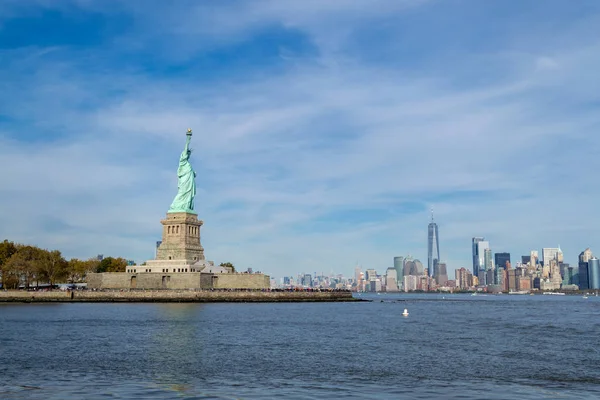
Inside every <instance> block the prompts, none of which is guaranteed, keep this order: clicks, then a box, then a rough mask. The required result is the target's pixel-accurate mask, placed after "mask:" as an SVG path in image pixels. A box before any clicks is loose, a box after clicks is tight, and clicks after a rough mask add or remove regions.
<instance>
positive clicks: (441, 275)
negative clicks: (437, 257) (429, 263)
mask: <svg viewBox="0 0 600 400" xmlns="http://www.w3.org/2000/svg"><path fill="white" fill-rule="evenodd" d="M434 267H435V268H434V271H433V272H434V274H433V277H434V279H435V281H436V282H437V284H438V285H440V286H443V285H445V284H446V282H447V281H448V272H447V270H446V263H443V262H436V263H435V266H434Z"/></svg>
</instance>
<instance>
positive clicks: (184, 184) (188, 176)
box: [168, 129, 196, 214]
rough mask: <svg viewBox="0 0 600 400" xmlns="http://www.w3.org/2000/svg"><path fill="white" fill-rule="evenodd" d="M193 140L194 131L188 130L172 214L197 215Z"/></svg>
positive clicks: (178, 172)
mask: <svg viewBox="0 0 600 400" xmlns="http://www.w3.org/2000/svg"><path fill="white" fill-rule="evenodd" d="M191 140H192V130H191V129H188V131H187V136H186V141H185V147H184V149H183V152H182V153H181V157H179V167H178V168H177V196H175V199H173V203H172V204H171V207H170V208H169V211H168V212H170V213H178V212H187V213H192V214H196V212H195V211H194V197H196V172H195V171H194V169H193V168H192V164H190V155H191V154H192V151H191V150H190V141H191Z"/></svg>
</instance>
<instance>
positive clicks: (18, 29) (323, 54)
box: [0, 0, 600, 276]
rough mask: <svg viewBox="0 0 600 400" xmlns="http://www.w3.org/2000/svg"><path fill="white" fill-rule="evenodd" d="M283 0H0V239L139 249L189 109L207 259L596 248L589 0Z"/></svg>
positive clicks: (309, 263)
mask: <svg viewBox="0 0 600 400" xmlns="http://www.w3.org/2000/svg"><path fill="white" fill-rule="evenodd" d="M282 4H283V3H281V2H277V1H257V2H238V1H231V2H217V3H214V4H213V3H211V4H210V5H208V4H206V3H204V2H177V3H175V4H170V3H169V4H167V3H165V2H158V1H151V0H148V1H147V2H144V4H143V6H140V5H139V4H137V3H136V2H113V1H108V0H107V1H103V2H86V1H75V0H73V1H66V0H65V1H59V0H57V1H52V2H50V1H39V0H37V1H35V0H31V1H28V0H22V1H21V0H20V1H8V2H6V1H5V2H2V3H1V4H0V55H1V56H0V60H1V62H0V74H1V75H2V77H3V78H4V79H3V90H2V91H0V110H2V112H1V114H0V168H1V169H2V170H3V171H14V173H6V174H4V175H3V180H2V185H3V191H2V193H3V195H2V196H0V220H1V221H2V224H0V239H3V238H6V239H8V240H13V241H17V242H23V243H31V244H36V245H39V246H41V247H44V248H57V249H60V250H61V251H63V254H64V255H65V256H66V257H79V258H87V257H91V256H94V255H96V254H99V253H102V254H107V255H109V254H110V255H114V256H121V257H125V258H127V259H135V260H136V261H137V262H140V261H143V260H146V259H150V258H152V256H153V255H154V252H155V243H156V241H158V240H160V236H159V235H158V234H157V233H156V223H155V221H156V220H157V219H158V218H160V217H161V216H162V215H163V214H164V213H165V211H166V210H167V208H168V206H169V204H170V203H171V201H172V199H171V193H173V191H174V190H175V188H176V185H177V182H176V179H175V177H174V176H173V174H172V168H173V166H174V162H173V154H178V153H179V151H180V150H179V146H180V143H179V139H180V136H179V135H180V132H182V131H183V130H185V129H186V128H188V127H193V129H194V143H193V145H192V146H193V150H194V152H193V153H192V156H191V160H192V163H193V165H194V168H195V170H196V172H197V174H198V176H197V182H196V183H197V190H198V195H197V198H196V210H197V211H198V213H199V218H201V219H202V220H203V221H204V225H203V228H202V229H203V232H202V235H203V237H202V241H203V245H204V246H205V247H206V249H207V257H208V258H209V259H211V260H215V262H217V263H219V262H232V263H233V264H235V265H236V266H239V267H240V268H241V269H243V270H245V269H246V268H253V269H254V270H260V271H263V272H265V273H268V274H271V275H273V276H285V275H290V274H292V273H295V272H296V271H302V270H305V271H315V270H316V271H320V270H325V271H329V270H331V269H333V270H335V271H340V272H344V273H345V274H350V273H351V271H352V268H353V266H354V265H356V263H357V262H358V263H359V264H362V265H364V266H367V267H374V268H380V269H382V270H385V268H388V267H389V266H390V265H391V261H390V260H392V258H393V257H394V256H398V255H402V254H404V255H406V254H407V253H409V252H410V253H412V254H413V255H415V256H416V257H418V258H419V259H420V260H422V261H423V262H424V263H426V261H425V260H426V258H427V243H426V241H425V239H424V237H425V233H424V226H425V225H426V224H427V222H426V221H428V219H429V218H428V217H429V209H430V208H431V207H433V208H434V209H435V213H436V221H437V223H438V224H439V225H440V226H439V229H440V230H441V232H442V239H443V240H442V242H443V243H441V250H442V254H443V261H444V262H446V264H447V268H448V270H449V271H454V270H455V269H456V268H460V267H463V266H464V267H466V268H470V267H471V266H472V260H471V258H472V254H471V253H470V248H469V242H470V240H471V238H472V237H473V236H476V235H481V236H485V237H486V239H487V240H489V241H490V243H491V244H492V245H491V247H492V250H494V251H495V250H498V251H506V252H510V253H511V254H512V255H513V259H514V260H517V258H516V257H518V256H521V255H527V254H529V252H530V250H531V249H537V250H540V251H541V249H542V247H544V246H557V245H558V244H560V246H561V248H562V250H563V252H564V254H565V261H566V262H569V263H571V264H572V265H575V264H576V262H577V261H576V260H577V254H579V253H580V252H581V250H582V249H584V248H586V247H591V248H592V249H594V248H600V245H599V244H600V233H599V232H598V230H597V229H595V223H594V221H595V220H596V219H597V218H598V217H600V214H599V211H598V210H597V207H596V203H595V201H594V198H595V197H596V196H595V194H596V193H595V192H596V191H597V190H598V189H596V187H597V186H598V185H594V184H593V183H594V182H596V180H597V178H596V173H595V171H597V170H598V169H599V167H600V165H599V164H600V160H598V159H597V157H595V150H596V149H597V148H598V147H600V136H598V135H596V131H597V130H598V127H599V126H600V113H598V112H597V111H598V106H597V93H600V82H598V80H597V79H596V71H597V70H598V69H600V52H599V51H598V48H600V39H598V38H600V23H598V21H599V20H600V3H598V2H585V4H586V5H585V7H584V6H582V7H574V6H572V5H571V4H570V3H569V2H561V1H548V2H536V1H525V2H519V4H513V3H511V2H506V1H504V0H490V1H486V2H478V1H465V2H457V1H452V0H451V1H435V0H431V1H379V0H376V1H374V2H355V1H345V0H340V1H335V2H324V1H289V2H285V6H283V5H282ZM190 21H192V22H190ZM582 160H585V162H582ZM584 187H585V188H586V196H578V197H577V199H576V200H574V196H573V194H574V193H577V192H579V191H581V188H584ZM548 188H551V190H548ZM450 275H452V272H450Z"/></svg>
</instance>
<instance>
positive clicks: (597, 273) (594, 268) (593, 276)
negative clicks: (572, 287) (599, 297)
mask: <svg viewBox="0 0 600 400" xmlns="http://www.w3.org/2000/svg"><path fill="white" fill-rule="evenodd" d="M588 289H600V261H598V259H597V258H596V257H592V258H590V259H589V260H588Z"/></svg>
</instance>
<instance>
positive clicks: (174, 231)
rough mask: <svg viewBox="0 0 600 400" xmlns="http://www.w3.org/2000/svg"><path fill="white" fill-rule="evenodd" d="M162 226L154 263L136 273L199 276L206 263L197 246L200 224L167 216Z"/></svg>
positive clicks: (178, 215) (183, 217)
mask: <svg viewBox="0 0 600 400" xmlns="http://www.w3.org/2000/svg"><path fill="white" fill-rule="evenodd" d="M160 223H161V224H162V225H163V234H162V243H161V244H160V246H159V247H158V249H157V250H156V259H155V260H149V261H147V262H146V265H144V266H138V267H137V270H138V272H161V273H163V272H169V273H172V272H200V270H202V269H203V268H204V266H205V265H208V264H209V263H208V262H207V261H206V259H205V257H204V248H203V247H202V245H201V244H200V228H201V227H202V224H203V221H202V220H199V219H198V215H196V214H192V213H187V212H177V213H167V217H166V218H165V219H163V220H161V221H160Z"/></svg>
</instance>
